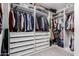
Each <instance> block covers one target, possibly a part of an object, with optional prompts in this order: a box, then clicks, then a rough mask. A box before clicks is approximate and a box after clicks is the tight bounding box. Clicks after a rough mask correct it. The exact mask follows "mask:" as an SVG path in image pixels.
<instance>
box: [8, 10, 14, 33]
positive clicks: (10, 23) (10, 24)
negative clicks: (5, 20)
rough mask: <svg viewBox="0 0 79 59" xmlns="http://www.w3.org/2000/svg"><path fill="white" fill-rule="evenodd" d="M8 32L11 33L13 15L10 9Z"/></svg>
mask: <svg viewBox="0 0 79 59" xmlns="http://www.w3.org/2000/svg"><path fill="white" fill-rule="evenodd" d="M9 31H10V32H13V14H12V9H10V11H9Z"/></svg>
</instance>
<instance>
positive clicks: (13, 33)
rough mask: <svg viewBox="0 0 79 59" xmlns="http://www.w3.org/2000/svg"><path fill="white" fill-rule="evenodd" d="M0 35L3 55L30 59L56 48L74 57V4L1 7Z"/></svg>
mask: <svg viewBox="0 0 79 59" xmlns="http://www.w3.org/2000/svg"><path fill="white" fill-rule="evenodd" d="M1 5H2V7H1ZM1 8H2V9H1ZM2 20H3V22H2ZM2 23H3V26H2ZM2 27H3V30H4V31H3V32H1V31H2ZM5 30H6V31H5ZM1 33H2V34H5V35H4V36H6V38H7V39H6V40H7V41H6V44H7V45H6V44H1V45H0V47H1V46H3V45H4V46H3V47H1V48H2V49H4V50H3V52H4V53H1V54H2V55H9V56H32V55H34V54H38V53H40V52H43V51H45V50H50V48H51V47H55V46H56V47H59V48H61V49H63V50H65V51H68V52H70V53H72V54H73V55H74V3H3V4H0V36H1ZM6 33H7V34H6ZM1 37H2V36H1ZM0 39H1V38H0ZM4 39H5V38H4ZM4 39H3V38H2V40H3V41H5V40H4ZM3 43H5V42H3ZM5 45H6V47H5ZM5 48H7V49H5ZM51 49H52V50H51V51H52V52H49V53H48V54H51V53H53V48H51ZM57 49H58V48H57ZM1 51H2V50H1ZM6 51H7V52H6ZM39 56H41V54H40V55H39Z"/></svg>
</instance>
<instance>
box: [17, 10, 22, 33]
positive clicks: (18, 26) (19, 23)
mask: <svg viewBox="0 0 79 59" xmlns="http://www.w3.org/2000/svg"><path fill="white" fill-rule="evenodd" d="M20 27H21V15H20V13H19V12H18V11H17V31H18V32H20V30H21V29H20Z"/></svg>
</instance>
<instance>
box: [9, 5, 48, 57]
mask: <svg viewBox="0 0 79 59" xmlns="http://www.w3.org/2000/svg"><path fill="white" fill-rule="evenodd" d="M14 6H17V7H18V8H19V9H23V10H25V11H26V10H28V11H32V12H33V14H34V31H33V32H10V55H11V56H17V55H31V54H33V53H34V52H38V51H39V50H42V49H44V48H47V47H49V32H36V31H35V19H36V13H37V14H40V15H46V14H45V13H42V12H41V11H38V10H36V7H37V6H34V9H30V8H25V7H23V6H20V5H16V4H15V5H14ZM46 16H47V15H46Z"/></svg>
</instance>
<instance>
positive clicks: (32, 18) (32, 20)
mask: <svg viewBox="0 0 79 59" xmlns="http://www.w3.org/2000/svg"><path fill="white" fill-rule="evenodd" d="M31 26H32V30H31V31H33V30H34V17H33V15H31Z"/></svg>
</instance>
